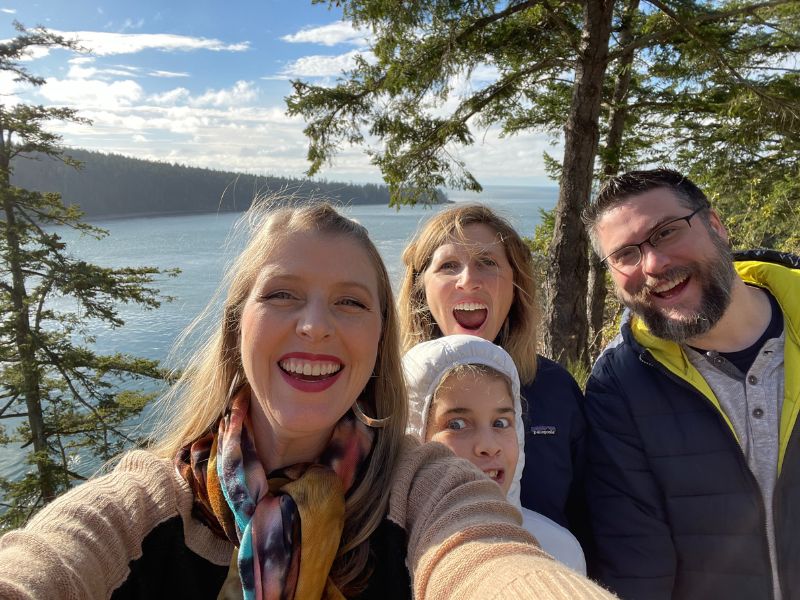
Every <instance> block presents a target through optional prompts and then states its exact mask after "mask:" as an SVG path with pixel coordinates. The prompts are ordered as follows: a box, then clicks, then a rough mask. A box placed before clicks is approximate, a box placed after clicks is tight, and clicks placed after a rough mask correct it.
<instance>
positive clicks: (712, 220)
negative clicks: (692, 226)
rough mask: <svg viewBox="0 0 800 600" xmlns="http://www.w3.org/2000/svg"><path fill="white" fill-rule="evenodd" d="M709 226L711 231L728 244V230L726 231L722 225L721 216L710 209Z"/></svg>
mask: <svg viewBox="0 0 800 600" xmlns="http://www.w3.org/2000/svg"><path fill="white" fill-rule="evenodd" d="M708 211H709V214H708V224H709V227H711V229H713V230H714V232H715V233H716V234H717V235H718V236H719V237H720V238H722V239H723V240H725V241H726V242H728V241H729V240H728V230H727V229H725V225H723V224H722V219H721V218H720V216H719V214H718V213H717V211H716V210H714V209H713V208H710V209H708Z"/></svg>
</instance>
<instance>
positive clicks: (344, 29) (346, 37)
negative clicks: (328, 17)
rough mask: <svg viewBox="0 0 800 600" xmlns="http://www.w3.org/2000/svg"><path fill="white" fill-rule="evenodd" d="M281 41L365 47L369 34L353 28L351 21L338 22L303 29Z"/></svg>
mask: <svg viewBox="0 0 800 600" xmlns="http://www.w3.org/2000/svg"><path fill="white" fill-rule="evenodd" d="M281 39H282V40H283V41H284V42H289V43H290V44H298V43H305V44H322V45H323V46H336V45H337V44H352V45H355V46H365V45H367V44H368V43H369V34H368V32H366V31H361V30H358V29H356V28H355V27H353V24H352V23H351V22H350V21H337V22H335V23H331V24H329V25H322V26H321V27H303V28H302V29H301V30H300V31H298V32H297V33H292V34H290V35H285V36H283V37H282V38H281Z"/></svg>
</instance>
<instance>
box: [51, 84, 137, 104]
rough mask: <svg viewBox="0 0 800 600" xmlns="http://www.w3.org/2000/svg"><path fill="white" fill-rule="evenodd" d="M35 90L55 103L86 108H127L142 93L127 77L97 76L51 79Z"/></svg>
mask: <svg viewBox="0 0 800 600" xmlns="http://www.w3.org/2000/svg"><path fill="white" fill-rule="evenodd" d="M38 93H39V94H41V95H42V96H43V97H44V98H46V99H47V100H49V101H50V102H52V103H53V104H59V105H72V106H78V107H80V108H81V109H82V110H83V109H84V108H87V107H101V106H102V107H130V106H132V105H133V104H134V103H136V102H138V101H139V100H141V99H142V97H143V96H144V91H143V90H142V87H141V86H140V85H139V84H138V83H136V82H135V81H131V80H129V79H128V80H120V81H113V82H110V83H109V82H105V81H100V80H97V79H82V78H77V79H56V78H51V79H48V80H47V83H46V84H45V85H43V86H42V87H41V88H39V90H38Z"/></svg>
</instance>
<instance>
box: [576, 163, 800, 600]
mask: <svg viewBox="0 0 800 600" xmlns="http://www.w3.org/2000/svg"><path fill="white" fill-rule="evenodd" d="M584 222H585V223H586V226H587V230H588V232H589V237H590V239H591V241H592V244H593V246H594V249H595V251H596V252H597V253H598V255H599V256H601V257H602V260H603V262H604V263H605V265H606V266H607V268H608V271H609V273H610V274H611V278H612V279H613V281H614V287H615V289H616V293H617V296H618V297H619V299H620V300H621V301H622V302H623V303H624V304H625V306H626V307H627V308H628V310H627V311H626V313H625V316H624V317H623V324H622V328H621V332H620V335H619V336H618V337H617V339H615V340H614V342H612V343H611V344H610V345H609V347H608V348H606V349H605V350H604V352H603V354H602V355H601V356H600V358H599V359H598V361H597V363H596V364H595V366H594V368H593V370H592V375H591V377H590V378H589V381H588V383H587V388H586V412H587V420H588V423H589V426H590V433H589V442H588V448H587V451H588V452H587V456H588V457H589V465H588V469H587V481H586V488H587V495H588V501H589V509H590V517H591V522H592V529H593V533H594V547H592V548H586V554H587V559H588V562H589V569H590V572H589V574H590V575H592V576H594V577H595V578H597V579H598V580H599V581H600V582H601V583H603V584H604V585H606V586H607V587H609V588H610V589H611V590H613V591H614V592H616V593H617V594H619V596H620V597H622V598H625V599H637V600H638V599H677V598H693V599H694V598H696V599H711V598H725V599H726V600H731V599H739V598H741V599H742V600H753V599H762V598H773V599H775V600H779V599H781V598H782V599H784V600H786V599H792V598H795V599H796V598H800V439H798V438H800V432H799V431H798V430H800V427H797V426H796V424H797V416H798V411H800V305H799V304H800V270H799V269H798V267H800V261H798V258H797V257H793V256H790V255H785V254H779V253H776V252H772V251H757V252H750V253H744V254H743V255H741V256H740V255H738V254H737V256H736V257H735V259H734V256H733V255H732V253H731V251H730V247H729V243H728V234H727V232H726V230H725V227H724V226H723V224H722V221H721V220H720V218H719V216H718V215H717V213H716V212H715V211H714V209H712V208H711V206H710V204H709V202H708V199H707V198H706V196H705V194H704V193H703V192H702V191H701V190H700V189H698V187H697V186H696V185H695V184H694V183H692V182H691V181H690V180H689V179H687V178H686V177H684V176H682V175H681V174H679V173H677V172H675V171H671V170H667V169H656V170H651V171H635V172H631V173H626V174H624V175H621V176H619V177H615V178H613V179H611V180H610V181H608V182H607V183H606V184H605V185H604V186H603V187H602V189H601V190H600V192H599V193H598V196H597V198H596V200H595V202H593V203H592V205H591V206H590V207H589V209H588V210H587V211H586V212H585V214H584Z"/></svg>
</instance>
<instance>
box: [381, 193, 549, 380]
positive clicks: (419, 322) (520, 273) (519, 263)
mask: <svg viewBox="0 0 800 600" xmlns="http://www.w3.org/2000/svg"><path fill="white" fill-rule="evenodd" d="M469 225H486V226H487V227H489V228H490V229H492V230H494V231H495V233H496V234H497V236H498V238H499V239H500V242H501V243H502V244H503V248H505V251H506V257H507V258H508V262H509V263H510V264H511V269H512V271H513V272H514V300H513V302H512V303H511V308H510V309H509V311H508V315H507V318H506V321H505V323H504V325H503V327H502V328H501V329H500V333H499V334H498V336H497V339H495V340H494V342H495V343H496V344H498V345H499V346H502V347H503V349H505V351H506V352H508V353H509V354H510V355H511V358H513V359H514V364H515V365H516V366H517V370H518V371H519V377H520V380H521V381H522V383H523V384H525V383H530V382H531V381H533V378H534V377H535V376H536V348H537V344H538V340H537V327H538V323H539V305H538V302H537V299H536V285H535V281H534V278H533V258H532V256H531V251H530V249H529V248H528V246H527V245H526V244H525V242H524V241H523V240H522V238H521V237H520V236H519V234H518V233H517V232H516V231H515V230H514V228H513V227H512V226H511V224H510V223H509V222H508V221H506V220H505V219H504V218H502V217H500V216H499V215H497V214H496V213H495V212H493V211H492V210H491V209H490V208H489V207H487V206H484V205H482V204H467V205H459V206H455V207H453V208H449V209H446V210H443V211H442V212H440V213H439V214H437V215H435V216H433V217H431V218H430V219H429V220H428V221H427V223H425V226H424V227H423V228H422V230H421V231H420V232H419V233H418V234H417V236H416V237H415V238H414V239H413V240H412V241H411V242H410V243H409V244H408V246H406V249H405V250H404V251H403V264H404V265H405V267H406V271H405V274H404V275H403V282H402V286H401V288H400V295H399V296H398V299H397V301H398V312H399V315H400V326H401V327H402V336H403V350H404V351H408V350H410V349H411V348H412V347H413V346H415V345H417V344H419V343H420V342H427V341H428V340H432V339H436V338H439V337H442V331H441V330H440V329H439V326H438V325H437V324H436V320H435V319H434V318H433V315H432V314H431V311H430V308H429V307H428V301H427V298H426V296H425V282H424V277H423V274H424V273H425V271H426V270H427V269H428V267H429V266H430V264H431V260H432V259H433V253H434V252H436V249H437V248H438V247H439V246H441V245H442V244H446V243H448V242H450V241H451V240H464V239H465V235H464V228H465V227H468V226H469Z"/></svg>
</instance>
